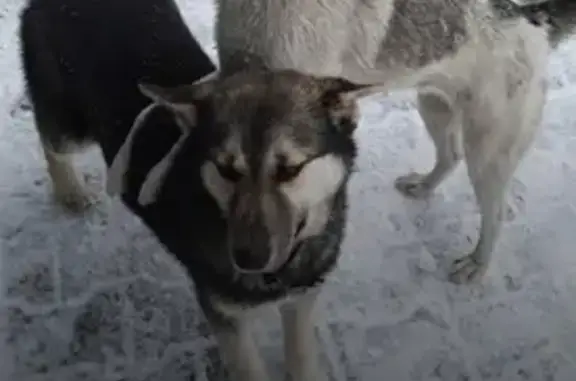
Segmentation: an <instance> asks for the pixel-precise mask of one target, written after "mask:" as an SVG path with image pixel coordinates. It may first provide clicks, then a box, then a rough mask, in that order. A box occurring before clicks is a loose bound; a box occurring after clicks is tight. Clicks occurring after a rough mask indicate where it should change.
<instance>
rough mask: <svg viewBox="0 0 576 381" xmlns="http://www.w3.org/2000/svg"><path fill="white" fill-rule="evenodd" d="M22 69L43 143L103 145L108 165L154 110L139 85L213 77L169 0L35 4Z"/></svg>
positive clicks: (26, 23)
mask: <svg viewBox="0 0 576 381" xmlns="http://www.w3.org/2000/svg"><path fill="white" fill-rule="evenodd" d="M20 37H21V41H22V62H23V69H24V73H25V77H26V83H27V86H28V93H29V96H30V99H31V102H32V104H33V107H34V113H35V118H36V124H37V126H38V129H39V132H40V134H41V137H42V139H45V140H47V141H48V142H49V143H51V145H52V146H53V148H54V149H55V150H56V151H58V150H64V149H65V146H64V145H63V143H65V141H64V140H69V141H70V140H71V141H74V142H77V143H82V142H92V141H94V142H98V143H99V144H100V145H101V147H102V150H103V153H104V157H105V159H106V162H107V163H108V164H110V163H111V161H112V159H113V157H114V155H115V154H116V152H117V150H118V149H119V147H120V146H121V144H122V142H123V141H124V139H125V137H126V135H127V133H128V130H129V128H130V127H131V125H132V123H133V121H134V118H135V117H136V115H137V114H138V113H139V112H140V111H141V110H142V109H143V108H144V107H145V106H146V105H147V104H148V103H149V100H148V99H147V98H146V97H144V96H143V95H142V94H141V93H140V91H139V90H138V88H137V82H138V81H147V82H153V83H157V84H164V85H177V84H181V83H188V82H193V81H195V80H197V79H199V78H200V77H202V76H204V75H206V74H208V73H210V72H212V71H213V70H215V66H214V64H213V63H212V62H211V61H210V59H209V58H208V56H207V55H206V53H205V52H204V51H203V50H202V48H201V47H200V45H199V44H198V42H197V41H196V40H195V38H194V37H193V36H192V35H191V33H190V31H189V30H188V28H187V27H186V25H185V23H184V21H183V19H182V16H181V14H180V12H179V10H178V8H177V7H176V5H175V4H174V2H173V1H172V0H82V1H76V0H31V1H30V2H29V3H28V5H27V6H26V7H25V9H24V10H23V12H22V15H21V27H20Z"/></svg>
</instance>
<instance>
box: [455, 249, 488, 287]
mask: <svg viewBox="0 0 576 381" xmlns="http://www.w3.org/2000/svg"><path fill="white" fill-rule="evenodd" d="M487 269H488V265H487V264H486V263H484V262H481V261H478V260H477V259H476V258H474V255H473V254H470V255H468V256H466V257H463V258H460V259H457V260H455V261H454V263H453V264H452V268H451V271H450V280H451V281H452V282H453V283H456V284H466V283H473V282H477V281H479V280H480V279H482V277H483V276H484V274H486V270H487Z"/></svg>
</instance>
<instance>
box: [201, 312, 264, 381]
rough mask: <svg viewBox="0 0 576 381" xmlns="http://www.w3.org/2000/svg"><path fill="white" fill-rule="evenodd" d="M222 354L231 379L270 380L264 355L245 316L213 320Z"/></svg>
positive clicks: (243, 380)
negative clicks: (261, 353)
mask: <svg viewBox="0 0 576 381" xmlns="http://www.w3.org/2000/svg"><path fill="white" fill-rule="evenodd" d="M212 326H213V327H214V329H215V333H216V339H217V340H218V345H219V347H220V354H221V356H222V359H223V360H224V362H225V364H226V365H227V367H228V373H229V375H230V381H268V375H267V373H266V368H265V366H264V362H263V361H262V357H261V356H260V353H259V352H258V348H257V347H256V343H255V342H254V338H253V337H252V334H251V332H250V327H249V324H248V321H247V319H245V318H244V317H241V318H235V319H230V320H227V321H226V323H223V322H221V321H218V322H215V321H213V322H212Z"/></svg>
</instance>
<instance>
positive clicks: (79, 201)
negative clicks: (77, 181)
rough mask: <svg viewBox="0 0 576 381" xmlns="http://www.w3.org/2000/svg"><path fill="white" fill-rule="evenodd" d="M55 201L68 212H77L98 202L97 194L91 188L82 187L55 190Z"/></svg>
mask: <svg viewBox="0 0 576 381" xmlns="http://www.w3.org/2000/svg"><path fill="white" fill-rule="evenodd" d="M54 197H55V198H56V201H57V202H58V203H59V204H60V205H62V206H63V207H64V208H65V209H66V210H67V211H68V212H71V213H74V214H78V213H82V212H84V211H86V210H87V209H89V208H90V207H92V206H93V205H94V204H96V203H98V201H99V199H100V198H99V196H98V194H97V193H96V192H94V191H92V190H91V189H88V188H85V187H82V188H78V189H68V190H66V191H57V192H55V194H54Z"/></svg>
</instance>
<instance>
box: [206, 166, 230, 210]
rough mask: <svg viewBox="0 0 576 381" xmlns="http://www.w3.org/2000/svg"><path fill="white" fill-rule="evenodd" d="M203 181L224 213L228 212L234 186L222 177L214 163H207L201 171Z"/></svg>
mask: <svg viewBox="0 0 576 381" xmlns="http://www.w3.org/2000/svg"><path fill="white" fill-rule="evenodd" d="M201 176H202V181H203V182H204V186H205V187H206V189H207V190H208V192H209V193H210V194H211V195H212V197H214V199H215V200H216V202H217V203H218V206H219V207H220V209H221V210H222V211H223V212H227V211H228V202H229V200H230V197H231V196H232V192H233V186H232V185H231V184H229V183H228V182H227V181H226V180H224V179H223V178H222V176H220V174H219V173H218V168H216V165H214V163H212V162H210V161H207V162H206V163H204V165H202V169H201Z"/></svg>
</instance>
